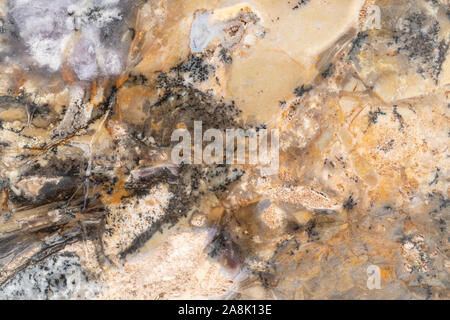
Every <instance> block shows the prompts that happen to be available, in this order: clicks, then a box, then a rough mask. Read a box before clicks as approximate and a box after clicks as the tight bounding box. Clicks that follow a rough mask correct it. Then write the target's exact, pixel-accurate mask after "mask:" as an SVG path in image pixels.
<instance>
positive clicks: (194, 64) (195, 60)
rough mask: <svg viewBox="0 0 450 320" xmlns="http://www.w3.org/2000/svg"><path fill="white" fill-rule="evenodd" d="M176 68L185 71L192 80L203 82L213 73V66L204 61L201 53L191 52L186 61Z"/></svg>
mask: <svg viewBox="0 0 450 320" xmlns="http://www.w3.org/2000/svg"><path fill="white" fill-rule="evenodd" d="M177 70H178V71H179V72H185V73H187V74H188V76H189V77H190V78H191V79H192V81H194V82H203V81H206V80H208V79H209V77H210V76H211V75H212V74H213V73H214V71H215V67H214V66H213V65H211V64H207V63H206V62H205V61H204V57H203V56H202V54H192V55H190V56H189V58H188V60H187V61H186V62H183V63H182V64H181V65H180V66H179V67H178V68H177Z"/></svg>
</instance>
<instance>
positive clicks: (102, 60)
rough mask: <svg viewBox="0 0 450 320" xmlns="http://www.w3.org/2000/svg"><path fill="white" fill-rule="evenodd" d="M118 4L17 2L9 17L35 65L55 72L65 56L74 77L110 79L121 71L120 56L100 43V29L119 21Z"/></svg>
mask: <svg viewBox="0 0 450 320" xmlns="http://www.w3.org/2000/svg"><path fill="white" fill-rule="evenodd" d="M119 4H120V2H119V1H117V0H94V1H84V0H60V1H56V2H55V1H50V0H33V1H29V0H20V1H19V0H18V1H16V2H14V3H13V4H12V8H11V15H12V17H13V19H14V21H15V23H16V25H17V26H18V28H19V33H20V36H21V38H22V39H23V41H24V43H25V44H26V45H27V47H28V52H29V53H30V55H31V56H32V57H33V59H34V60H35V61H36V62H37V64H38V65H40V66H41V67H47V68H49V69H50V70H52V71H56V70H58V69H59V68H60V67H61V65H62V64H63V63H64V59H65V57H64V54H65V53H67V57H66V58H67V61H68V63H69V65H70V67H71V68H72V69H73V70H74V72H75V74H76V75H77V77H78V78H79V79H80V80H91V79H93V78H95V77H97V76H99V73H101V74H102V75H105V76H109V75H118V74H120V73H121V71H122V67H123V63H122V62H121V55H120V54H118V53H117V52H115V51H113V52H110V51H109V50H107V48H105V47H104V46H103V45H102V44H101V41H100V28H103V27H106V26H107V25H108V24H110V23H113V22H115V21H120V20H122V12H121V9H120V8H119V7H118V5H119ZM77 30H80V32H81V36H80V37H79V38H78V37H76V34H77ZM77 39H79V40H77ZM70 40H72V41H70ZM69 44H70V47H68V45H69ZM119 50H120V49H119ZM99 64H100V67H99Z"/></svg>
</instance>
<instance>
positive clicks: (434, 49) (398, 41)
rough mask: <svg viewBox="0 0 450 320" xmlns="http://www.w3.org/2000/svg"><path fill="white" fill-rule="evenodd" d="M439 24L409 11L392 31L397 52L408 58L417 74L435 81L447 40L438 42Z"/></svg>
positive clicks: (422, 14)
mask: <svg viewBox="0 0 450 320" xmlns="http://www.w3.org/2000/svg"><path fill="white" fill-rule="evenodd" d="M439 31H440V25H439V22H438V21H437V20H436V19H435V18H433V17H431V16H429V15H427V14H425V13H423V12H421V11H415V10H410V11H409V12H408V13H407V14H406V16H405V18H403V19H401V20H400V21H399V23H398V24H397V27H396V29H395V30H394V35H393V38H394V41H395V45H396V46H397V48H398V52H399V53H401V54H404V55H405V56H407V57H408V59H409V60H410V61H411V63H412V64H413V65H415V66H416V70H417V72H418V73H420V74H422V75H428V76H430V77H431V78H432V79H434V80H435V81H437V80H438V77H439V74H440V73H441V67H442V63H443V62H444V60H445V57H446V55H447V51H448V46H449V39H448V37H447V39H442V40H439Z"/></svg>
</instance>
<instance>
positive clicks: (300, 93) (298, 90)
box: [294, 84, 313, 98]
mask: <svg viewBox="0 0 450 320" xmlns="http://www.w3.org/2000/svg"><path fill="white" fill-rule="evenodd" d="M312 88H313V87H312V86H311V85H304V84H302V85H301V87H297V88H295V89H294V94H295V96H296V97H298V98H299V97H301V96H303V95H304V94H305V93H307V92H309V91H311V90H312Z"/></svg>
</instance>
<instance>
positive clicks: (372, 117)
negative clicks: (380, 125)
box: [368, 108, 386, 126]
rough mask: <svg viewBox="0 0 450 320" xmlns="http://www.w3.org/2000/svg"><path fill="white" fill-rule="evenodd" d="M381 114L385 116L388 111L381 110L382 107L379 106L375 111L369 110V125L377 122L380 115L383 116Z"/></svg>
mask: <svg viewBox="0 0 450 320" xmlns="http://www.w3.org/2000/svg"><path fill="white" fill-rule="evenodd" d="M381 115H383V116H385V115H386V113H385V112H383V111H381V109H380V108H378V109H377V110H375V111H369V113H368V116H369V126H370V125H371V124H376V123H377V121H378V117H379V116H381Z"/></svg>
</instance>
